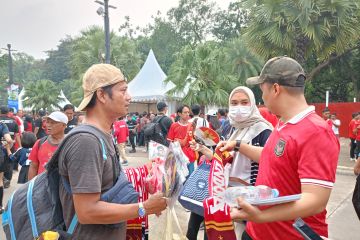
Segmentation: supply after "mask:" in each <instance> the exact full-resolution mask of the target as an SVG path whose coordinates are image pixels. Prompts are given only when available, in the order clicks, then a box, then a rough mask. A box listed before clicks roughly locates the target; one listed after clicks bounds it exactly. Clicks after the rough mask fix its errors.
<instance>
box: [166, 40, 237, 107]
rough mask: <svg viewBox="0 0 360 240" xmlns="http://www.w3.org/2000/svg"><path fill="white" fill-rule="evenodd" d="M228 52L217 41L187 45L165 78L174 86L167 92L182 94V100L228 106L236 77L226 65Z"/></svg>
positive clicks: (173, 94)
mask: <svg viewBox="0 0 360 240" xmlns="http://www.w3.org/2000/svg"><path fill="white" fill-rule="evenodd" d="M224 62H225V54H224V52H223V51H222V49H220V48H219V47H218V46H217V44H215V43H213V42H206V43H204V44H200V45H198V46H197V47H196V48H195V49H192V48H191V47H190V46H186V47H184V48H183V50H182V51H180V52H179V53H178V54H177V57H176V61H175V62H174V63H173V64H172V65H171V67H170V72H169V76H168V78H167V79H166V81H168V82H169V81H171V82H172V83H174V84H175V87H174V88H173V89H171V90H170V91H169V92H168V94H169V95H170V96H176V95H179V94H183V95H184V97H183V103H186V104H194V103H197V104H200V105H202V106H205V105H221V106H225V105H227V101H228V97H229V91H230V90H231V89H232V88H233V87H234V86H235V85H236V82H237V81H236V78H235V77H234V76H232V75H231V74H229V72H227V71H226V69H225V67H224Z"/></svg>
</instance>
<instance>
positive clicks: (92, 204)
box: [73, 193, 166, 224]
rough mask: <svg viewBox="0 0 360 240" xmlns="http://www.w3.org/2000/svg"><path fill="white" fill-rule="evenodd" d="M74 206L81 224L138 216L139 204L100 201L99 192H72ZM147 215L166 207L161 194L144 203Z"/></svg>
mask: <svg viewBox="0 0 360 240" xmlns="http://www.w3.org/2000/svg"><path fill="white" fill-rule="evenodd" d="M73 200H74V207H75V211H76V214H77V216H78V219H79V222H80V223H81V224H114V223H118V222H122V221H126V220H129V219H134V218H137V217H139V215H138V209H139V204H138V203H133V204H115V203H107V202H103V201H100V193H81V194H73ZM143 204H144V208H145V212H146V214H147V215H150V214H158V213H161V211H163V210H164V209H165V208H166V200H165V198H163V197H162V194H160V193H157V194H155V195H152V196H151V197H150V198H149V199H148V200H146V201H145V202H144V203H143Z"/></svg>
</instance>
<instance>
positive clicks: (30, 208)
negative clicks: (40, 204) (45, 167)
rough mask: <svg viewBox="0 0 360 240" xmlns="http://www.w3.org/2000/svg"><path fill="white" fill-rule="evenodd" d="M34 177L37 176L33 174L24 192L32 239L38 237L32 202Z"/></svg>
mask: <svg viewBox="0 0 360 240" xmlns="http://www.w3.org/2000/svg"><path fill="white" fill-rule="evenodd" d="M36 177H37V176H35V178H34V179H32V181H30V183H29V187H28V189H27V193H26V206H27V210H28V214H29V217H30V224H31V231H32V234H33V237H34V239H35V238H38V237H39V232H38V229H37V226H36V218H35V211H34V206H33V202H32V199H33V188H34V184H35V180H36Z"/></svg>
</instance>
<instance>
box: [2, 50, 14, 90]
mask: <svg viewBox="0 0 360 240" xmlns="http://www.w3.org/2000/svg"><path fill="white" fill-rule="evenodd" d="M2 49H4V50H7V51H8V54H9V57H8V74H9V85H11V84H13V83H14V74H13V65H12V56H11V52H15V51H16V50H14V49H11V44H10V43H8V44H7V48H2Z"/></svg>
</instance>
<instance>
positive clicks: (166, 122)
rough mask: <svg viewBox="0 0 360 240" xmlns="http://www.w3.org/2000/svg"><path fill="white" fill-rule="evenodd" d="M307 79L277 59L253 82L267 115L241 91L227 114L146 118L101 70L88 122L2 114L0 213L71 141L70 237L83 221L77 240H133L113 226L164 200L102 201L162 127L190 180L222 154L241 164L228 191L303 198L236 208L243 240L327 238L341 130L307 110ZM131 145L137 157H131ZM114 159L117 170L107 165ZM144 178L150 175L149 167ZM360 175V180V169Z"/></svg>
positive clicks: (162, 109) (89, 96) (111, 72)
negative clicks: (203, 130)
mask: <svg viewBox="0 0 360 240" xmlns="http://www.w3.org/2000/svg"><path fill="white" fill-rule="evenodd" d="M305 79H306V77H305V73H304V70H303V69H302V67H301V66H300V65H299V63H297V62H296V61H295V60H293V59H291V58H288V57H276V58H273V59H270V60H269V61H268V62H267V63H266V64H265V66H264V68H263V70H262V72H261V74H260V76H258V77H253V78H250V79H248V80H247V84H249V85H259V86H260V89H261V91H262V98H263V101H264V103H265V106H266V108H260V109H259V108H258V107H257V106H256V100H255V97H254V94H253V92H252V90H251V89H250V88H248V87H245V86H239V87H237V88H235V89H234V90H233V91H232V92H231V93H230V95H229V102H228V108H222V109H217V110H215V109H209V110H208V111H207V112H206V113H205V112H204V109H203V108H202V107H201V106H200V105H199V104H193V105H192V106H187V105H181V106H179V107H178V108H177V110H176V113H174V114H172V115H170V116H168V115H167V114H169V113H168V106H167V104H166V103H165V102H158V103H157V105H156V107H157V112H156V113H154V112H149V113H147V112H143V113H142V114H138V113H128V107H129V104H130V101H131V96H130V95H129V93H128V91H127V83H126V81H125V78H124V76H123V74H122V72H121V71H120V69H118V68H116V67H114V66H112V65H109V64H95V65H93V66H92V67H90V68H89V69H88V70H87V72H86V73H85V74H84V77H83V90H84V98H83V100H82V102H81V104H80V106H79V107H78V109H77V110H78V111H82V112H85V117H84V115H79V116H75V114H76V113H75V107H74V106H72V105H66V106H65V107H64V108H63V109H61V111H54V112H51V113H50V114H49V113H47V112H46V111H44V110H40V111H39V112H38V113H37V115H36V116H33V115H31V114H24V112H23V111H22V110H19V111H18V112H17V113H16V114H14V113H13V112H12V109H9V108H7V107H1V115H0V123H1V124H0V136H1V137H2V140H3V142H2V146H3V147H2V148H3V149H2V150H3V151H1V154H2V156H1V157H2V159H3V160H2V161H1V158H0V206H1V210H0V211H1V212H2V211H3V207H2V206H3V202H2V198H3V191H4V190H3V188H4V187H8V186H9V183H10V181H11V180H12V172H13V170H17V168H18V165H19V164H20V165H21V170H20V173H19V179H18V183H25V182H27V181H29V180H31V179H32V178H34V177H35V176H37V175H39V174H41V173H42V172H44V171H46V164H47V163H48V161H49V160H50V159H51V157H52V154H53V153H54V152H55V151H56V150H57V149H58V146H59V145H60V143H61V142H63V141H64V139H67V135H69V137H68V139H67V141H64V144H62V145H61V148H60V149H59V150H60V154H59V163H58V164H59V166H58V168H59V173H60V175H61V176H62V177H64V179H66V180H67V181H68V182H69V183H70V188H71V192H70V193H69V191H66V189H65V188H66V186H65V185H64V183H63V182H62V181H61V182H60V190H59V194H60V200H61V203H62V207H63V216H64V220H65V224H66V227H69V226H70V225H71V221H72V218H73V216H74V213H76V215H77V217H78V221H79V224H78V225H77V227H76V229H75V232H74V233H73V238H74V239H109V240H110V239H125V234H126V225H125V224H122V225H121V226H120V227H116V228H109V227H107V226H106V224H115V223H118V222H119V221H126V220H130V219H134V218H137V217H144V216H147V215H150V214H157V215H158V214H160V213H161V212H162V211H163V210H164V209H165V208H166V206H167V203H166V199H165V198H164V197H162V195H161V194H160V193H157V194H154V195H152V196H149V197H148V198H147V199H144V200H143V201H141V202H139V203H129V204H115V203H111V202H105V201H102V200H100V197H101V194H102V193H104V192H106V191H108V190H109V189H111V188H112V187H113V184H114V182H116V180H119V179H118V178H117V176H118V175H119V174H120V172H121V171H123V170H124V169H123V168H122V167H123V166H126V165H127V164H128V162H129V158H128V156H127V153H130V154H131V153H135V152H136V151H137V150H136V147H137V146H144V147H147V145H148V143H149V141H150V140H153V139H152V136H150V135H147V134H146V129H147V128H149V127H150V126H153V125H152V124H157V125H158V126H159V134H160V136H161V138H162V139H160V140H159V141H161V144H163V145H165V146H168V145H169V143H170V142H179V143H180V145H181V149H182V150H183V152H184V154H185V155H186V156H187V157H188V159H189V164H188V170H189V174H191V173H192V172H193V171H194V169H195V168H196V165H197V164H196V163H197V162H198V161H199V159H200V156H203V158H207V159H211V158H212V157H213V153H214V150H215V149H219V150H220V151H229V152H231V153H232V154H233V159H234V160H233V162H232V165H231V169H230V176H229V186H230V185H231V184H232V183H234V182H236V183H237V184H238V183H241V184H242V185H245V186H247V185H253V186H255V185H266V186H270V187H272V188H276V189H278V190H279V192H280V193H281V195H283V196H284V195H292V194H300V193H301V194H302V197H301V199H300V200H297V201H295V202H291V203H285V204H280V205H276V206H273V207H261V208H258V207H256V206H252V205H250V204H249V203H247V202H246V201H244V199H241V198H239V199H237V201H238V205H239V208H233V209H232V210H231V218H232V219H233V220H234V226H235V233H236V236H237V239H245V240H248V239H254V240H255V239H256V240H258V239H301V236H300V235H299V234H298V233H297V232H296V231H295V230H294V229H293V227H292V223H293V220H294V219H296V218H299V217H301V218H303V219H304V220H305V221H306V223H307V224H309V226H310V227H312V228H313V229H314V230H315V231H316V232H317V233H318V234H319V235H322V236H325V237H326V236H327V234H328V233H327V224H326V221H325V217H326V211H325V207H326V204H327V202H328V200H329V196H330V193H331V189H332V187H333V184H334V182H335V173H336V166H337V162H338V155H339V149H340V146H339V127H340V125H341V123H340V121H339V120H338V119H337V118H336V113H332V114H330V112H329V111H328V109H326V110H325V111H324V112H323V118H324V119H321V117H319V116H318V115H317V114H316V113H315V111H314V107H312V106H309V105H308V104H307V102H306V99H305V97H304V86H305ZM353 118H354V119H353V121H352V122H351V123H350V125H351V127H350V129H351V130H350V131H349V137H350V139H351V151H350V158H351V160H353V159H355V158H356V156H357V154H358V153H360V151H357V150H356V147H355V146H356V144H357V147H358V149H360V131H358V130H359V129H360V114H359V113H357V114H355V115H354V116H353ZM324 120H325V121H324ZM84 126H86V127H88V128H89V127H90V128H91V129H92V131H94V132H96V133H97V135H99V136H101V139H102V141H101V142H99V140H98V139H97V138H96V137H94V136H93V135H92V134H89V133H84V132H81V131H79V133H77V134H73V135H72V134H69V133H71V131H73V129H80V128H82V127H84ZM200 127H209V128H211V129H213V130H214V131H216V132H217V133H218V134H219V136H221V139H222V141H221V142H220V143H219V144H218V145H217V146H216V148H212V147H210V146H205V145H204V144H201V143H200V144H199V142H198V141H195V140H196V139H195V138H194V132H195V131H196V129H197V128H200ZM114 142H115V144H114ZM127 145H129V146H130V148H131V150H130V151H128V152H127V151H126V146H127ZM314 146H316V148H315V147H314ZM104 149H105V150H106V151H104ZM321 149H327V151H321ZM104 152H105V153H104ZM117 152H118V153H119V157H118V156H117ZM104 154H105V156H104ZM107 158H109V159H110V160H111V161H104V160H106V159H107ZM358 162H360V161H358ZM117 163H121V165H119V166H117ZM145 168H149V165H147V164H145ZM114 169H117V171H118V172H116V171H115V170H114ZM114 173H116V174H115V175H114ZM356 173H357V174H359V173H360V166H359V168H358V170H357V172H356ZM2 180H3V181H2ZM203 221H204V218H203V217H202V216H199V215H197V214H196V213H191V214H190V220H189V222H188V230H187V234H186V236H187V238H188V239H189V240H195V239H197V234H198V231H199V228H200V225H201V223H202V222H203ZM204 239H207V235H206V232H205V234H204Z"/></svg>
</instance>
